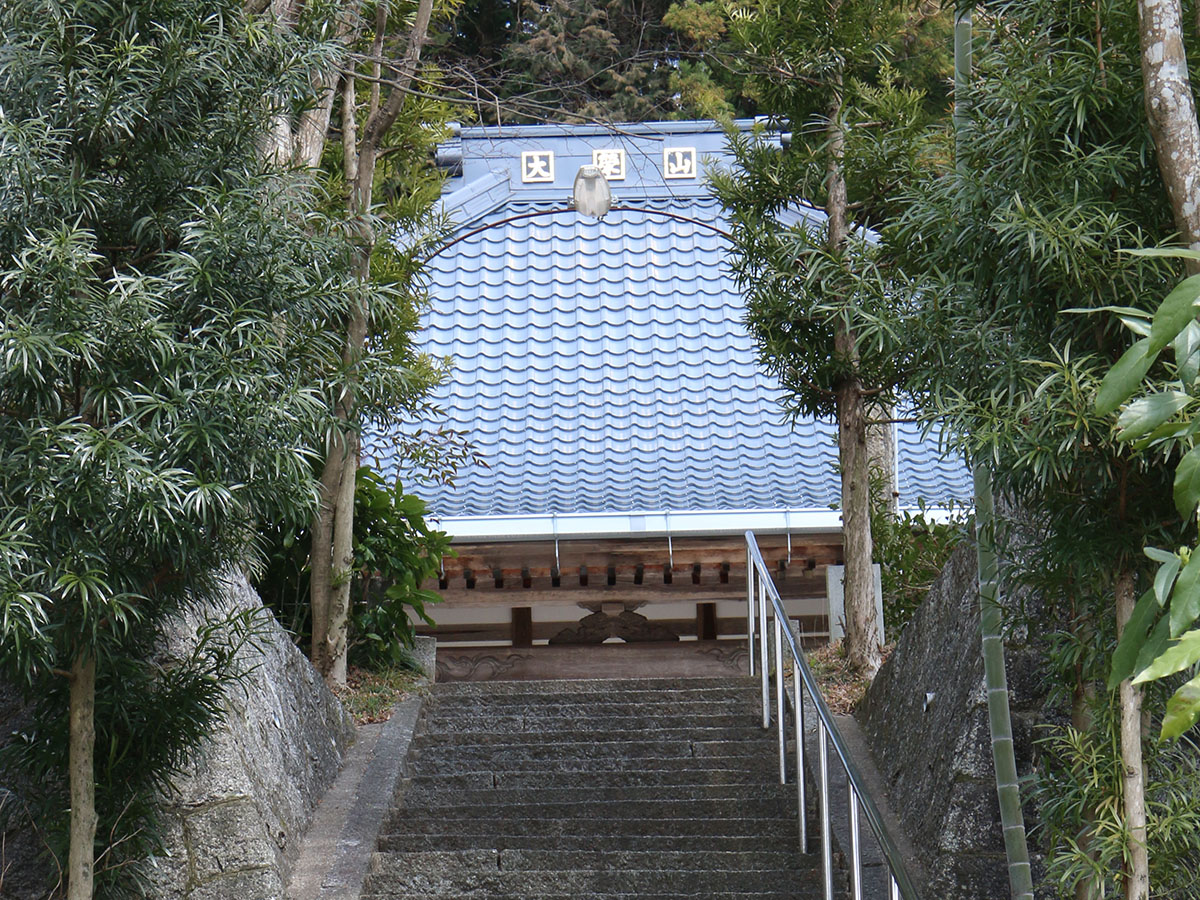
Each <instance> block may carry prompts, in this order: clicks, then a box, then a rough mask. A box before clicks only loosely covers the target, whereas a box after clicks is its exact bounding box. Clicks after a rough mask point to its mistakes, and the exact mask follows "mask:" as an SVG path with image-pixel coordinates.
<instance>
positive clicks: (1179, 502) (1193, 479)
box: [1175, 447, 1200, 519]
mask: <svg viewBox="0 0 1200 900" xmlns="http://www.w3.org/2000/svg"><path fill="white" fill-rule="evenodd" d="M1197 504H1200V447H1193V448H1192V449H1191V450H1190V451H1189V452H1188V454H1187V455H1186V456H1184V458H1183V459H1181V460H1180V461H1179V465H1178V466H1176V467H1175V508H1176V509H1177V510H1179V515H1180V516H1182V517H1183V518H1184V519H1190V518H1191V517H1192V516H1193V515H1194V514H1195V512H1196V505H1197Z"/></svg>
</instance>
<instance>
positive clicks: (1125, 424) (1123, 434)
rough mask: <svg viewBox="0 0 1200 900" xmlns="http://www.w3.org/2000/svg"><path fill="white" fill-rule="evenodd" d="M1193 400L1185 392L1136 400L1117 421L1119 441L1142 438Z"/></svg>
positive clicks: (1155, 395) (1163, 392) (1161, 393)
mask: <svg viewBox="0 0 1200 900" xmlns="http://www.w3.org/2000/svg"><path fill="white" fill-rule="evenodd" d="M1190 401H1191V398H1190V397H1189V396H1188V395H1187V394H1185V393H1183V391H1175V390H1171V391H1160V392H1159V393H1157V394H1151V395H1150V396H1148V397H1141V398H1139V399H1137V400H1134V401H1133V402H1132V403H1130V404H1129V405H1128V406H1126V407H1125V408H1124V409H1123V410H1121V415H1120V417H1119V418H1118V419H1117V428H1118V429H1119V434H1118V435H1117V439H1118V440H1122V441H1129V440H1133V439H1134V438H1136V437H1141V436H1142V435H1143V434H1146V433H1147V432H1149V431H1153V430H1154V429H1155V428H1157V427H1158V426H1159V425H1162V424H1163V423H1164V422H1166V421H1167V420H1168V419H1170V418H1171V417H1172V416H1173V415H1175V414H1176V413H1177V412H1179V411H1180V410H1181V409H1183V408H1184V407H1185V406H1187V405H1188V403H1189V402H1190Z"/></svg>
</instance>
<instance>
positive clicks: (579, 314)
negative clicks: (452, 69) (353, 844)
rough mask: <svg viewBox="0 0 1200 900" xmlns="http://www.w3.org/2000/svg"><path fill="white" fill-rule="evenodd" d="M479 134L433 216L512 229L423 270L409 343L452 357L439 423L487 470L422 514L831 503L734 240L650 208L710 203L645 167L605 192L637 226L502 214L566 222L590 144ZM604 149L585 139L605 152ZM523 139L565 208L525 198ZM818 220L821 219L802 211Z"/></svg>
mask: <svg viewBox="0 0 1200 900" xmlns="http://www.w3.org/2000/svg"><path fill="white" fill-rule="evenodd" d="M673 124H674V123H673ZM641 127H642V128H645V126H641ZM475 132H477V133H478V134H479V135H480V136H479V137H477V138H475V139H472V138H471V134H472V133H471V132H468V133H465V134H464V141H463V143H464V145H465V147H466V152H465V153H464V156H465V160H464V175H463V176H461V177H460V178H458V179H450V183H451V184H452V185H453V184H454V183H455V182H457V183H458V185H460V187H459V190H458V191H457V192H453V191H452V192H450V193H448V194H447V195H446V196H445V199H444V206H445V208H446V210H447V212H448V213H449V214H451V215H457V216H458V221H460V222H462V227H461V228H460V230H459V232H458V233H459V235H460V236H461V235H463V234H466V233H467V232H469V231H470V230H471V227H470V226H472V225H474V226H478V225H479V224H480V223H481V221H489V222H490V221H498V220H501V219H506V218H510V219H511V221H509V222H507V223H506V224H503V225H500V226H497V227H494V228H487V229H485V230H482V231H479V232H478V233H475V234H473V235H471V236H469V237H467V238H465V239H464V240H461V241H460V242H459V243H457V244H455V245H454V246H453V247H451V248H449V249H448V250H447V251H446V252H443V253H441V254H440V255H438V256H436V257H435V258H434V259H433V260H432V261H431V263H430V272H429V274H430V282H431V283H430V286H429V293H430V297H431V307H430V309H429V312H428V313H427V314H426V316H425V317H424V320H423V325H424V328H423V330H422V332H421V336H420V339H419V342H420V347H421V349H423V350H425V351H426V352H429V353H431V354H434V355H436V356H439V357H450V358H451V359H452V360H453V374H452V375H451V377H450V380H449V382H448V383H447V384H446V385H444V386H443V387H442V388H441V389H440V390H439V392H438V395H437V396H436V397H435V402H436V403H437V405H439V406H440V407H441V408H442V409H443V410H445V412H446V414H447V419H446V421H445V423H444V424H446V425H448V426H449V427H452V428H456V429H460V430H463V431H465V432H466V433H467V434H468V436H469V439H470V440H471V441H472V442H473V443H474V447H475V450H476V452H477V453H478V454H479V456H480V457H481V458H482V461H483V464H482V465H470V466H467V467H465V468H464V469H462V470H460V472H459V473H458V476H457V478H456V483H455V486H454V487H445V486H425V487H422V488H420V489H418V491H417V492H418V493H420V494H422V495H423V496H424V497H425V498H426V499H427V500H429V501H430V503H431V508H432V510H433V512H434V513H435V514H436V515H438V516H441V517H454V516H502V515H539V514H550V513H555V514H560V515H563V514H571V513H584V512H588V513H596V512H629V511H637V510H678V511H683V510H705V511H720V510H743V509H762V510H775V509H792V510H803V509H821V508H826V509H827V508H829V507H830V506H831V505H833V504H836V503H837V500H838V495H839V489H838V478H837V476H836V474H835V472H834V464H835V462H836V456H837V453H836V446H835V435H836V430H835V428H834V426H833V425H832V424H831V423H822V422H814V421H811V420H806V421H801V422H798V423H795V424H793V423H790V422H788V421H786V420H785V417H784V414H783V412H782V408H781V406H780V405H779V402H778V401H779V395H780V390H779V386H778V384H777V383H775V382H774V381H773V379H771V378H770V377H768V376H767V375H766V374H764V373H763V371H762V370H761V368H760V367H759V366H758V365H757V358H756V348H755V345H754V342H753V340H752V339H751V338H750V336H749V335H748V334H747V332H746V328H745V326H744V325H743V323H742V318H743V315H744V308H743V303H742V298H741V295H740V293H739V292H738V290H737V287H736V284H735V283H734V280H733V278H732V276H731V274H730V272H729V269H728V266H727V265H726V263H725V259H726V256H727V244H726V241H725V239H724V238H722V237H721V236H720V235H719V234H716V233H714V232H713V231H712V230H710V229H708V228H705V227H703V226H701V225H698V224H695V223H694V222H688V221H680V220H678V219H670V218H666V217H665V216H662V215H657V214H655V212H647V211H645V210H653V211H656V212H658V213H662V212H667V213H674V214H677V215H680V216H684V217H687V218H689V219H695V220H699V221H700V222H704V223H709V224H711V225H715V226H717V227H721V226H722V225H723V217H722V213H721V208H720V205H719V204H718V203H717V201H716V200H714V199H713V198H712V197H711V196H710V195H709V194H708V192H707V190H705V189H704V187H703V183H702V180H701V179H697V180H695V181H694V182H692V183H690V184H683V185H677V184H670V183H666V182H664V181H663V180H662V179H661V178H658V179H657V181H655V180H654V178H653V177H652V176H653V175H654V174H655V173H654V172H650V173H647V175H646V176H644V177H642V178H641V180H637V181H635V180H634V178H632V177H627V179H626V181H625V182H617V183H614V185H613V189H614V193H616V194H617V197H618V201H619V202H621V203H623V204H629V205H636V206H637V207H638V208H639V211H636V212H631V211H613V212H611V213H609V215H608V216H606V217H605V219H604V220H603V221H601V222H596V221H594V220H590V219H584V218H583V217H582V216H580V215H578V214H576V213H574V212H567V211H563V212H560V213H556V214H553V215H539V216H535V217H528V218H512V217H518V216H522V215H525V214H528V213H537V212H545V211H549V210H553V209H562V207H563V206H564V205H565V204H564V198H565V195H566V193H569V182H570V178H571V177H573V175H574V171H575V169H576V168H578V166H577V165H576V164H574V163H573V162H567V163H564V162H563V161H562V160H563V158H564V157H565V158H568V159H570V158H572V157H574V158H578V159H582V160H584V161H587V162H590V161H591V160H590V149H589V147H588V146H587V144H586V141H585V139H584V138H583V137H580V136H573V135H572V134H571V133H570V130H569V129H563V128H561V127H559V128H554V129H548V130H547V136H546V137H545V138H543V139H542V140H541V141H539V140H537V137H538V134H537V132H538V129H536V128H526V129H509V130H506V134H509V133H512V134H510V137H509V138H508V139H507V140H500V139H497V137H496V135H495V131H494V130H493V129H477V130H475ZM531 132H532V133H533V135H532V137H530V133H531ZM564 134H565V137H564ZM597 134H598V136H593V137H592V140H593V141H605V140H611V137H610V136H609V135H607V134H606V133H603V132H599V133H597ZM551 136H554V140H556V141H559V142H560V143H559V144H554V143H553V142H552V141H551V140H550V137H551ZM686 137H687V138H688V139H689V140H690V141H691V142H694V143H697V144H701V141H702V140H705V141H707V142H708V147H707V149H706V150H704V152H705V153H706V154H710V153H712V151H714V150H719V148H720V146H721V144H722V142H723V139H722V136H721V135H720V132H709V133H706V134H704V133H688V134H686ZM625 140H633V139H632V138H628V137H626V138H625ZM668 140H670V138H668ZM509 142H511V144H512V146H509V147H506V146H505V144H507V143H509ZM473 143H480V144H486V154H485V157H486V158H485V159H484V162H486V163H487V164H488V165H493V166H496V167H497V170H496V171H491V170H489V171H481V170H480V169H479V165H478V164H479V163H480V160H479V159H477V158H476V154H473V153H472V152H471V145H472V144H473ZM660 143H661V138H660ZM530 144H533V145H535V146H546V145H547V144H549V145H551V146H558V147H562V149H563V152H562V153H561V154H559V160H558V163H557V172H556V173H555V174H556V176H557V178H558V179H563V178H565V181H566V183H567V185H568V187H567V188H566V189H563V190H559V189H557V188H555V189H554V190H558V194H557V195H555V194H553V193H552V192H551V190H549V189H547V188H545V187H544V186H538V187H536V188H532V189H531V187H528V186H523V185H521V183H520V182H519V180H518V179H519V177H520V175H519V172H515V171H510V170H507V169H506V168H505V167H506V166H508V165H509V163H510V162H511V160H512V159H513V158H514V154H515V158H516V159H518V160H519V158H520V149H521V148H522V147H527V146H529V145H530ZM651 150H652V151H655V152H641V153H639V154H638V158H639V159H640V160H642V162H646V161H649V162H646V165H647V166H649V167H651V168H652V167H653V165H654V164H655V162H656V160H658V159H661V152H657V150H656V148H653V147H652V148H651ZM480 152H482V151H480ZM634 155H635V154H634V153H632V152H630V153H628V154H627V160H632V158H633V157H634ZM564 167H566V168H569V169H570V172H569V176H564ZM630 168H631V169H632V168H633V166H632V165H631V166H630ZM629 174H630V175H632V173H629ZM464 181H467V182H468V183H467V184H465V185H463V184H462V183H463V182H464ZM514 182H515V183H514ZM810 215H811V216H819V215H820V214H819V213H817V212H815V211H813V212H811V213H809V212H808V211H800V212H797V213H796V216H797V218H798V219H799V218H802V217H807V216H810ZM436 424H437V423H418V426H417V427H420V426H422V425H424V426H426V427H436ZM386 443H387V442H386V441H383V440H380V438H379V436H377V435H375V436H373V435H371V434H368V435H367V436H366V441H365V449H366V455H367V456H368V458H369V459H373V460H374V461H375V463H376V465H377V466H378V467H379V468H380V469H382V470H383V471H385V472H387V473H390V474H394V473H395V462H394V461H393V460H392V459H391V458H390V456H389V455H388V453H387V451H386V450H384V449H382V448H383V447H384V446H385V445H386ZM898 446H899V448H900V454H899V457H900V489H901V491H902V494H903V496H902V498H901V502H902V503H910V502H911V503H915V501H916V498H917V497H918V496H920V497H924V498H926V499H927V500H929V501H932V502H941V501H944V500H946V499H949V498H957V499H965V498H967V497H969V494H970V490H969V479H968V478H967V477H966V474H965V472H964V471H963V469H962V466H961V464H959V463H957V462H955V461H945V460H941V459H939V458H938V457H937V455H936V453H935V452H934V451H933V446H932V443H931V442H929V441H924V442H923V441H920V440H918V438H917V437H916V433H915V430H914V429H913V428H912V427H905V428H902V429H901V432H900V434H899V441H898Z"/></svg>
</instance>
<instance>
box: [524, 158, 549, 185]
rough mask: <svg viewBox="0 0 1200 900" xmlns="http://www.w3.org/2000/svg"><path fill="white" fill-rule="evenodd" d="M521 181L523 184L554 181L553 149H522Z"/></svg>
mask: <svg viewBox="0 0 1200 900" xmlns="http://www.w3.org/2000/svg"><path fill="white" fill-rule="evenodd" d="M521 181H522V182H523V183H524V184H542V183H546V182H552V181H554V151H553V150H522V151H521Z"/></svg>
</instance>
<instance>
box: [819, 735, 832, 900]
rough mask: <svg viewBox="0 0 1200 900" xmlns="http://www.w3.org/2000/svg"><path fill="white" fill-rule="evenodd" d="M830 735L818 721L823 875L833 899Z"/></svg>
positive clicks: (826, 890) (826, 899) (828, 897)
mask: <svg viewBox="0 0 1200 900" xmlns="http://www.w3.org/2000/svg"><path fill="white" fill-rule="evenodd" d="M828 740H829V739H828V737H827V736H826V734H825V723H824V722H818V723H817V756H818V757H820V760H819V763H818V768H819V769H820V770H821V876H822V879H823V883H824V887H825V900H833V843H832V841H831V840H830V832H831V828H830V822H829V753H828V752H827V749H826V744H827V743H828Z"/></svg>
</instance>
